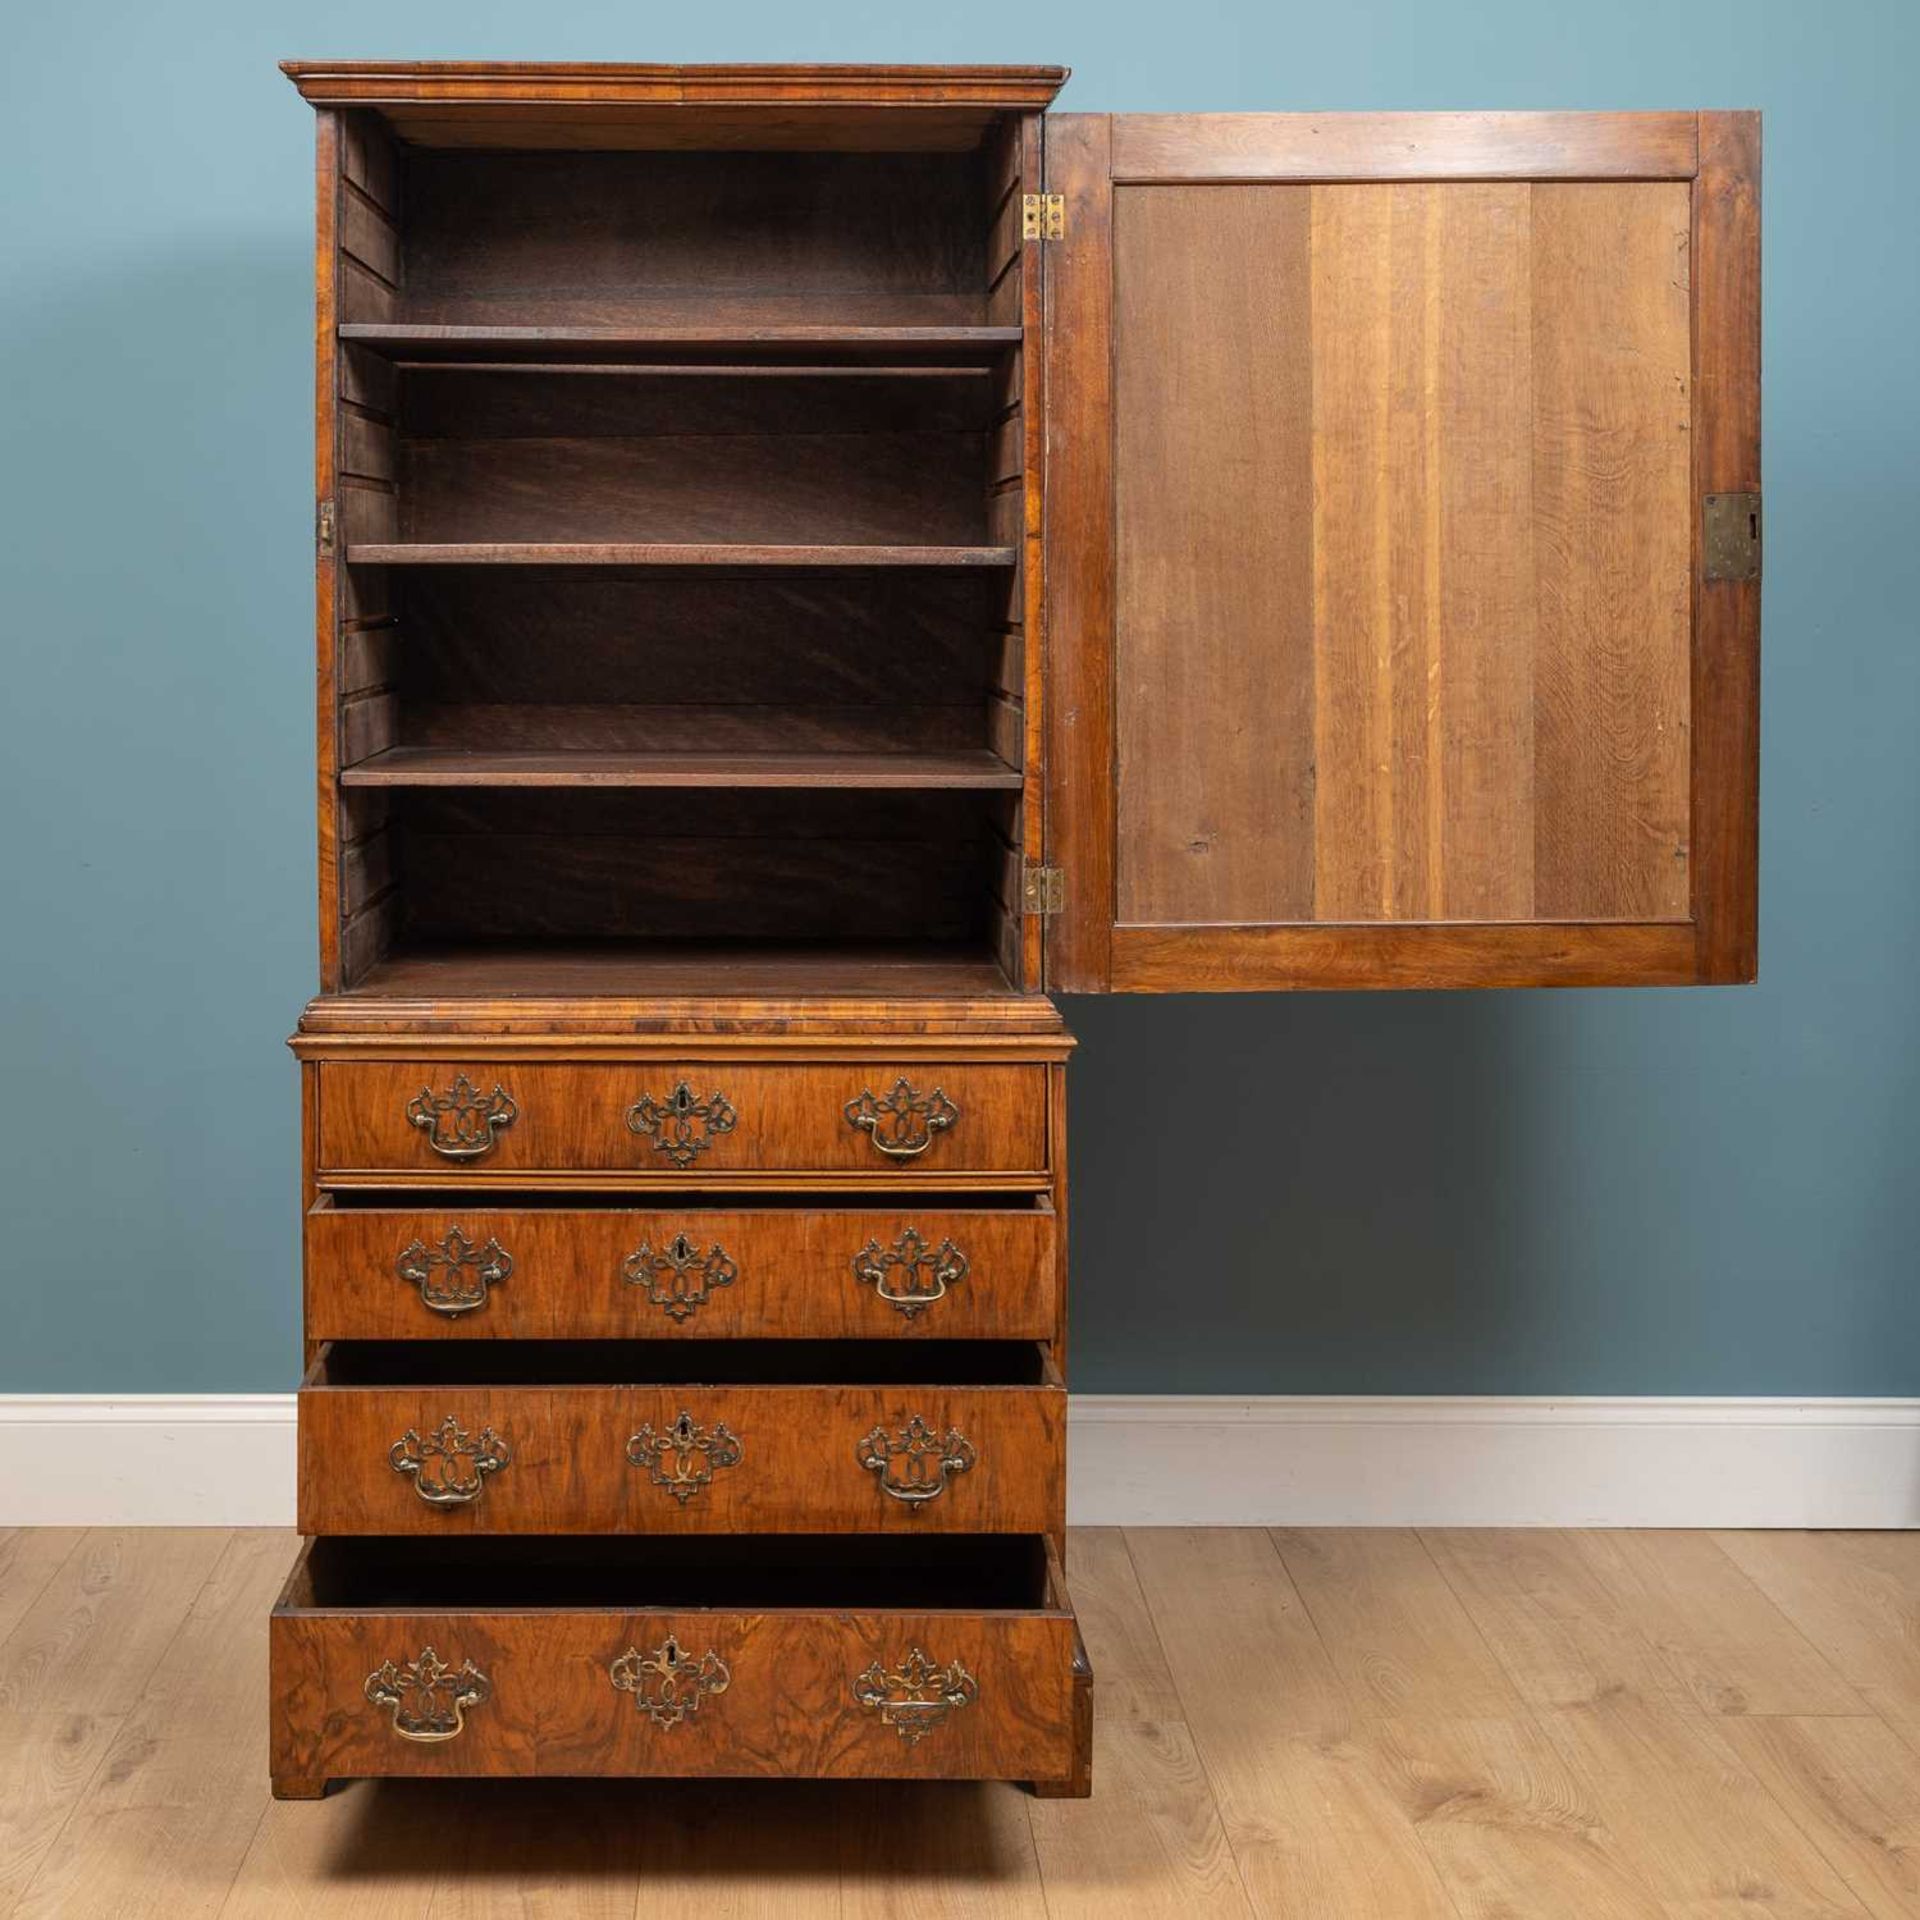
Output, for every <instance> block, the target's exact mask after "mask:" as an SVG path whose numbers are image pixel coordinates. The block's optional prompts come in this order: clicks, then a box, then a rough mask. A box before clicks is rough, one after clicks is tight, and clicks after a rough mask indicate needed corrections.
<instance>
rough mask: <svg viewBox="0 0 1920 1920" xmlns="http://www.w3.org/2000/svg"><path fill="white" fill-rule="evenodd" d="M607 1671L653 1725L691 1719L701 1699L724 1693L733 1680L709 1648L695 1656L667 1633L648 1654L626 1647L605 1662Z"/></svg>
mask: <svg viewBox="0 0 1920 1920" xmlns="http://www.w3.org/2000/svg"><path fill="white" fill-rule="evenodd" d="M607 1674H608V1677H609V1678H610V1679H611V1680H612V1681H613V1684H614V1687H615V1688H616V1690H617V1691H619V1692H621V1693H630V1694H632V1695H633V1704H634V1706H635V1708H636V1709H637V1710H638V1711H639V1712H641V1713H644V1714H645V1715H646V1716H647V1718H648V1719H649V1720H651V1721H652V1722H653V1724H654V1725H655V1726H656V1727H677V1726H678V1725H679V1724H680V1723H681V1721H683V1720H691V1719H692V1718H693V1717H694V1716H695V1715H696V1714H697V1713H698V1712H699V1711H700V1702H701V1701H702V1700H704V1699H705V1698H706V1697H707V1696H708V1695H709V1694H715V1693H725V1692H726V1690H727V1688H728V1687H729V1686H731V1685H732V1683H733V1669H732V1668H731V1667H729V1666H728V1665H727V1663H726V1662H725V1661H724V1660H722V1659H721V1658H720V1656H719V1655H718V1654H717V1653H715V1652H714V1650H713V1649H712V1648H711V1647H709V1648H708V1649H707V1650H706V1652H705V1653H703V1654H700V1655H699V1656H698V1657H695V1656H693V1655H691V1654H688V1653H687V1652H686V1651H685V1650H684V1649H683V1648H682V1647H681V1645H680V1642H679V1641H678V1640H676V1639H675V1638H674V1637H673V1635H671V1634H669V1635H668V1636H667V1639H666V1643H665V1645H663V1646H659V1647H656V1648H654V1650H653V1651H652V1652H651V1653H642V1652H641V1651H640V1649H639V1648H638V1647H629V1648H628V1649H627V1650H626V1652H625V1653H623V1654H621V1655H620V1657H619V1658H618V1659H617V1660H613V1661H610V1662H609V1663H608V1666H607Z"/></svg>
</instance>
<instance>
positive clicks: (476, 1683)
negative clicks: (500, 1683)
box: [362, 1647, 493, 1746]
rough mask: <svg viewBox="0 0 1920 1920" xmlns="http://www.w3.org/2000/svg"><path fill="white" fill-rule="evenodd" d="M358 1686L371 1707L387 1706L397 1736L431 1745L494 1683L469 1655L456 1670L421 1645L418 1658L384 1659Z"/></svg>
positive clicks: (459, 1724)
mask: <svg viewBox="0 0 1920 1920" xmlns="http://www.w3.org/2000/svg"><path fill="white" fill-rule="evenodd" d="M362 1691H363V1692H364V1693H365V1694H366V1696H367V1698H368V1699H369V1700H371V1701H372V1702H373V1704H374V1705H375V1706H376V1707H387V1708H389V1709H391V1711H392V1714H393V1730H394V1732H395V1733H397V1734H398V1735H399V1736H400V1738H401V1739H402V1740H418V1741H420V1742H421V1743H422V1744H423V1745H427V1746H432V1745H434V1744H436V1743H437V1742H439V1741H442V1740H451V1739H452V1738H453V1737H454V1736H455V1735H456V1734H458V1733H459V1732H460V1731H461V1730H462V1729H463V1728H464V1727H465V1726H466V1724H467V1721H466V1713H467V1709H468V1708H469V1707H477V1706H479V1705H480V1704H481V1702H482V1701H484V1700H486V1699H487V1698H488V1697H489V1696H490V1695H491V1694H492V1692H493V1682H492V1681H491V1680H489V1679H488V1678H487V1676H486V1675H485V1674H484V1673H482V1672H481V1671H480V1669H479V1668H478V1667H476V1666H475V1665H474V1664H473V1662H472V1661H471V1660H464V1661H462V1662H461V1664H460V1667H459V1669H458V1671H455V1669H454V1668H452V1667H450V1666H448V1664H447V1663H446V1662H445V1661H444V1660H442V1659H441V1658H440V1656H439V1655H438V1654H437V1653H435V1652H434V1650H433V1649H432V1648H431V1647H422V1648H421V1650H420V1658H419V1659H418V1660H408V1661H406V1662H405V1663H403V1664H402V1665H400V1666H395V1665H394V1663H393V1662H392V1661H391V1660H388V1661H386V1662H384V1663H383V1664H382V1665H380V1666H378V1667H376V1668H375V1669H374V1670H373V1672H371V1673H370V1674H368V1675H367V1677H366V1681H365V1683H364V1686H363V1688H362Z"/></svg>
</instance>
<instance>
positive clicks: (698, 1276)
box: [620, 1233, 740, 1320]
mask: <svg viewBox="0 0 1920 1920" xmlns="http://www.w3.org/2000/svg"><path fill="white" fill-rule="evenodd" d="M620 1271H621V1273H622V1274H623V1275H624V1276H625V1278H626V1282H627V1284H628V1286H630V1287H645V1288H646V1290H647V1301H648V1304H649V1305H651V1306H656V1307H658V1308H659V1309H660V1310H661V1312H663V1313H664V1314H666V1315H667V1316H668V1318H669V1319H673V1320H687V1319H691V1318H692V1316H693V1315H694V1314H695V1313H696V1312H697V1311H698V1310H699V1309H700V1308H701V1307H704V1306H705V1305H706V1304H707V1299H708V1296H709V1295H710V1294H711V1293H712V1292H713V1290H714V1288H715V1287H730V1286H732V1285H733V1283H734V1282H735V1281H736V1280H737V1279H739V1277H740V1269H739V1268H738V1267H736V1266H735V1265H734V1264H733V1262H732V1260H730V1259H729V1258H728V1257H727V1250H726V1248H725V1247H723V1246H721V1245H720V1243H719V1242H718V1241H715V1242H714V1244H713V1245H712V1246H710V1247H709V1248H708V1249H707V1250H706V1252H705V1253H702V1252H701V1251H700V1249H699V1247H698V1246H696V1245H695V1244H694V1242H693V1241H691V1240H689V1239H688V1238H687V1236H686V1235H685V1234H684V1233H676V1234H675V1235H674V1236H673V1238H672V1239H671V1240H669V1241H668V1242H667V1243H666V1244H665V1245H664V1246H663V1247H662V1248H661V1249H660V1251H659V1252H658V1253H656V1252H655V1251H654V1250H653V1245H652V1243H651V1242H650V1241H645V1240H643V1241H642V1242H641V1243H640V1245H639V1246H638V1247H636V1248H635V1249H634V1250H633V1252H632V1253H630V1254H628V1255H627V1258H626V1263H625V1265H623V1266H622V1267H621V1269H620Z"/></svg>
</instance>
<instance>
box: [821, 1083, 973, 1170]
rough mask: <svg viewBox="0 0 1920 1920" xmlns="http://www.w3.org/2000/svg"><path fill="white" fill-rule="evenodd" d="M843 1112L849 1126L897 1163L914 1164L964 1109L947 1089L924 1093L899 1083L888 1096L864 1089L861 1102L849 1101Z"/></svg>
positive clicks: (858, 1100)
mask: <svg viewBox="0 0 1920 1920" xmlns="http://www.w3.org/2000/svg"><path fill="white" fill-rule="evenodd" d="M842 1111H843V1112H844V1113H845V1114H846V1116H847V1124H848V1126H850V1127H858V1128H859V1129H860V1131H861V1132H862V1133H864V1134H866V1135H867V1137H868V1138H869V1139H870V1140H872V1142H873V1144H874V1145H875V1146H876V1147H878V1148H879V1149H880V1151H881V1152H882V1153H884V1154H886V1155H887V1156H888V1157H889V1158H890V1159H894V1160H912V1159H915V1158H917V1157H918V1156H919V1155H921V1154H923V1153H925V1152H926V1150H927V1149H928V1148H929V1147H930V1146H932V1145H933V1136H934V1135H935V1134H936V1133H944V1132H945V1131H946V1129H947V1128H948V1127H950V1126H952V1125H953V1123H954V1122H955V1121H956V1120H958V1119H959V1118H960V1109H959V1108H958V1107H957V1106H956V1105H955V1104H954V1103H953V1102H952V1101H951V1100H949V1099H948V1098H947V1096H946V1091H945V1089H944V1088H941V1087H935V1088H934V1090H933V1091H932V1092H931V1093H922V1092H920V1090H919V1089H918V1088H917V1087H915V1086H913V1085H912V1084H911V1083H910V1082H908V1081H906V1080H904V1079H903V1080H896V1081H895V1082H894V1083H893V1091H892V1092H891V1093H888V1094H884V1095H882V1094H876V1093H875V1092H874V1091H873V1089H872V1088H871V1087H862V1088H861V1089H860V1096H859V1098H858V1099H856V1100H849V1101H848V1102H847V1104H846V1106H845V1107H844V1108H843V1109H842Z"/></svg>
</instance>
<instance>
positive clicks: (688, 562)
mask: <svg viewBox="0 0 1920 1920" xmlns="http://www.w3.org/2000/svg"><path fill="white" fill-rule="evenodd" d="M347 558H348V560H350V561H351V562H352V563H353V564H354V565H355V566H364V567H929V568H932V567H941V568H947V567H1010V566H1012V565H1013V564H1014V561H1015V560H1016V559H1017V558H1018V551H1017V549H1015V548H1013V547H787V546H760V545H754V544H750V543H748V542H745V541H725V542H719V543H714V544H709V545H705V546H690V545H660V544H657V543H655V544H646V543H637V544H632V545H626V544H608V543H605V542H601V543H596V544H590V545H583V544H579V543H574V542H551V541H525V540H509V541H501V540H491V541H459V542H452V543H441V542H418V541H407V542H400V543H383V542H365V541H362V542H357V543H356V544H354V545H353V546H350V547H348V548H347Z"/></svg>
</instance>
